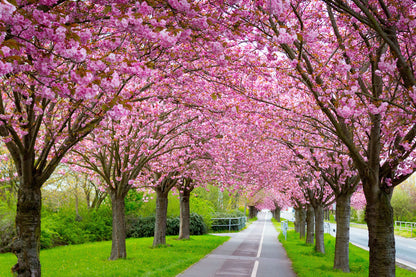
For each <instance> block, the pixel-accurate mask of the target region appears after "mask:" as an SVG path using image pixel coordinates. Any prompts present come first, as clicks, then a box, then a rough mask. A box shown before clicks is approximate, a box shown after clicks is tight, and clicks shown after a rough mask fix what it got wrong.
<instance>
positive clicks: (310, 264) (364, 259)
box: [274, 222, 415, 277]
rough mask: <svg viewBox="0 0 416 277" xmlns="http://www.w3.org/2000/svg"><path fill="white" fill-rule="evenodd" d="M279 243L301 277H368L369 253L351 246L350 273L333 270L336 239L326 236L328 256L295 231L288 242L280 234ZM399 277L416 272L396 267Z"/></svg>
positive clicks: (405, 276)
mask: <svg viewBox="0 0 416 277" xmlns="http://www.w3.org/2000/svg"><path fill="white" fill-rule="evenodd" d="M274 224H275V226H277V228H276V229H278V230H279V228H280V223H277V222H274ZM279 241H280V242H281V243H282V245H283V247H284V248H285V249H286V252H287V255H288V257H289V258H290V259H291V260H292V266H293V269H294V271H295V273H296V274H297V276H299V277H316V276H325V277H341V276H345V277H347V276H354V277H356V276H357V277H359V276H362V277H364V276H365V277H366V276H368V251H366V250H363V249H361V248H359V247H357V246H354V245H352V244H350V269H351V272H350V273H344V272H341V271H339V270H335V269H333V266H334V252H335V238H334V237H332V236H331V235H329V234H325V250H326V254H321V253H317V252H316V251H315V250H314V246H313V245H308V244H306V243H305V240H304V239H299V234H298V233H295V231H293V230H292V231H288V233H287V240H285V238H284V236H283V234H282V233H281V232H280V234H279ZM396 275H397V276H403V277H407V276H409V277H410V276H415V273H414V272H411V271H408V270H404V269H402V268H398V267H396Z"/></svg>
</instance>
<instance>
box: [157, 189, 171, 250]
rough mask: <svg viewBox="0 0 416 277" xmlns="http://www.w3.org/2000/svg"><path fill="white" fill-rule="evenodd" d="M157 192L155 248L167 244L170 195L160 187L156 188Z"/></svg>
mask: <svg viewBox="0 0 416 277" xmlns="http://www.w3.org/2000/svg"><path fill="white" fill-rule="evenodd" d="M155 191H156V221H155V234H154V238H153V247H157V246H158V245H165V244H166V221H167V212H168V194H169V191H164V190H162V189H161V188H160V187H156V188H155Z"/></svg>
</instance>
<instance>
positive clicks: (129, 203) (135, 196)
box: [124, 189, 145, 216]
mask: <svg viewBox="0 0 416 277" xmlns="http://www.w3.org/2000/svg"><path fill="white" fill-rule="evenodd" d="M124 204H125V211H126V215H130V214H132V215H136V216H139V211H141V210H142V209H143V206H144V205H145V202H144V201H143V193H142V192H137V191H136V190H134V189H131V190H130V191H129V192H128V193H127V196H126V198H125V200H124Z"/></svg>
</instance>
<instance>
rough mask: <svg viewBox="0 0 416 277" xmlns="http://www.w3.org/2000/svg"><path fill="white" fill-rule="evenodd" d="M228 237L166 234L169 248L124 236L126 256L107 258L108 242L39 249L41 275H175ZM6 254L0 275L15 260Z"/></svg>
mask: <svg viewBox="0 0 416 277" xmlns="http://www.w3.org/2000/svg"><path fill="white" fill-rule="evenodd" d="M228 239H229V237H220V236H211V235H205V236H197V237H191V239H190V240H177V239H176V237H168V238H167V243H168V244H169V245H171V246H172V247H165V248H151V246H152V240H153V239H152V238H141V239H127V241H126V246H127V259H120V260H116V261H109V260H108V256H109V255H110V251H111V241H106V242H95V243H86V244H82V245H71V246H62V247H56V248H53V249H47V250H42V251H41V253H40V262H41V264H42V276H44V277H48V276H53V277H55V276H60V277H76V276H80V277H84V276H90V277H94V276H99V277H110V276H124V277H129V276H132V277H133V276H147V277H151V276H163V277H170V276H172V277H173V276H176V275H178V274H179V273H181V272H182V271H184V270H185V269H186V268H188V267H189V266H191V265H192V264H194V263H196V262H197V261H199V260H200V259H201V258H203V257H204V256H205V255H206V254H208V253H209V252H211V251H212V250H213V249H215V248H216V247H218V246H219V245H221V244H222V243H224V241H226V240H228ZM16 260H17V259H16V257H15V256H14V255H12V254H10V253H7V254H1V255H0V276H9V275H10V268H11V267H12V266H13V265H14V264H15V263H16Z"/></svg>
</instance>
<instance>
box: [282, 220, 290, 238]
mask: <svg viewBox="0 0 416 277" xmlns="http://www.w3.org/2000/svg"><path fill="white" fill-rule="evenodd" d="M287 229H289V223H288V221H287V220H285V221H282V233H283V235H284V236H285V240H287Z"/></svg>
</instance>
